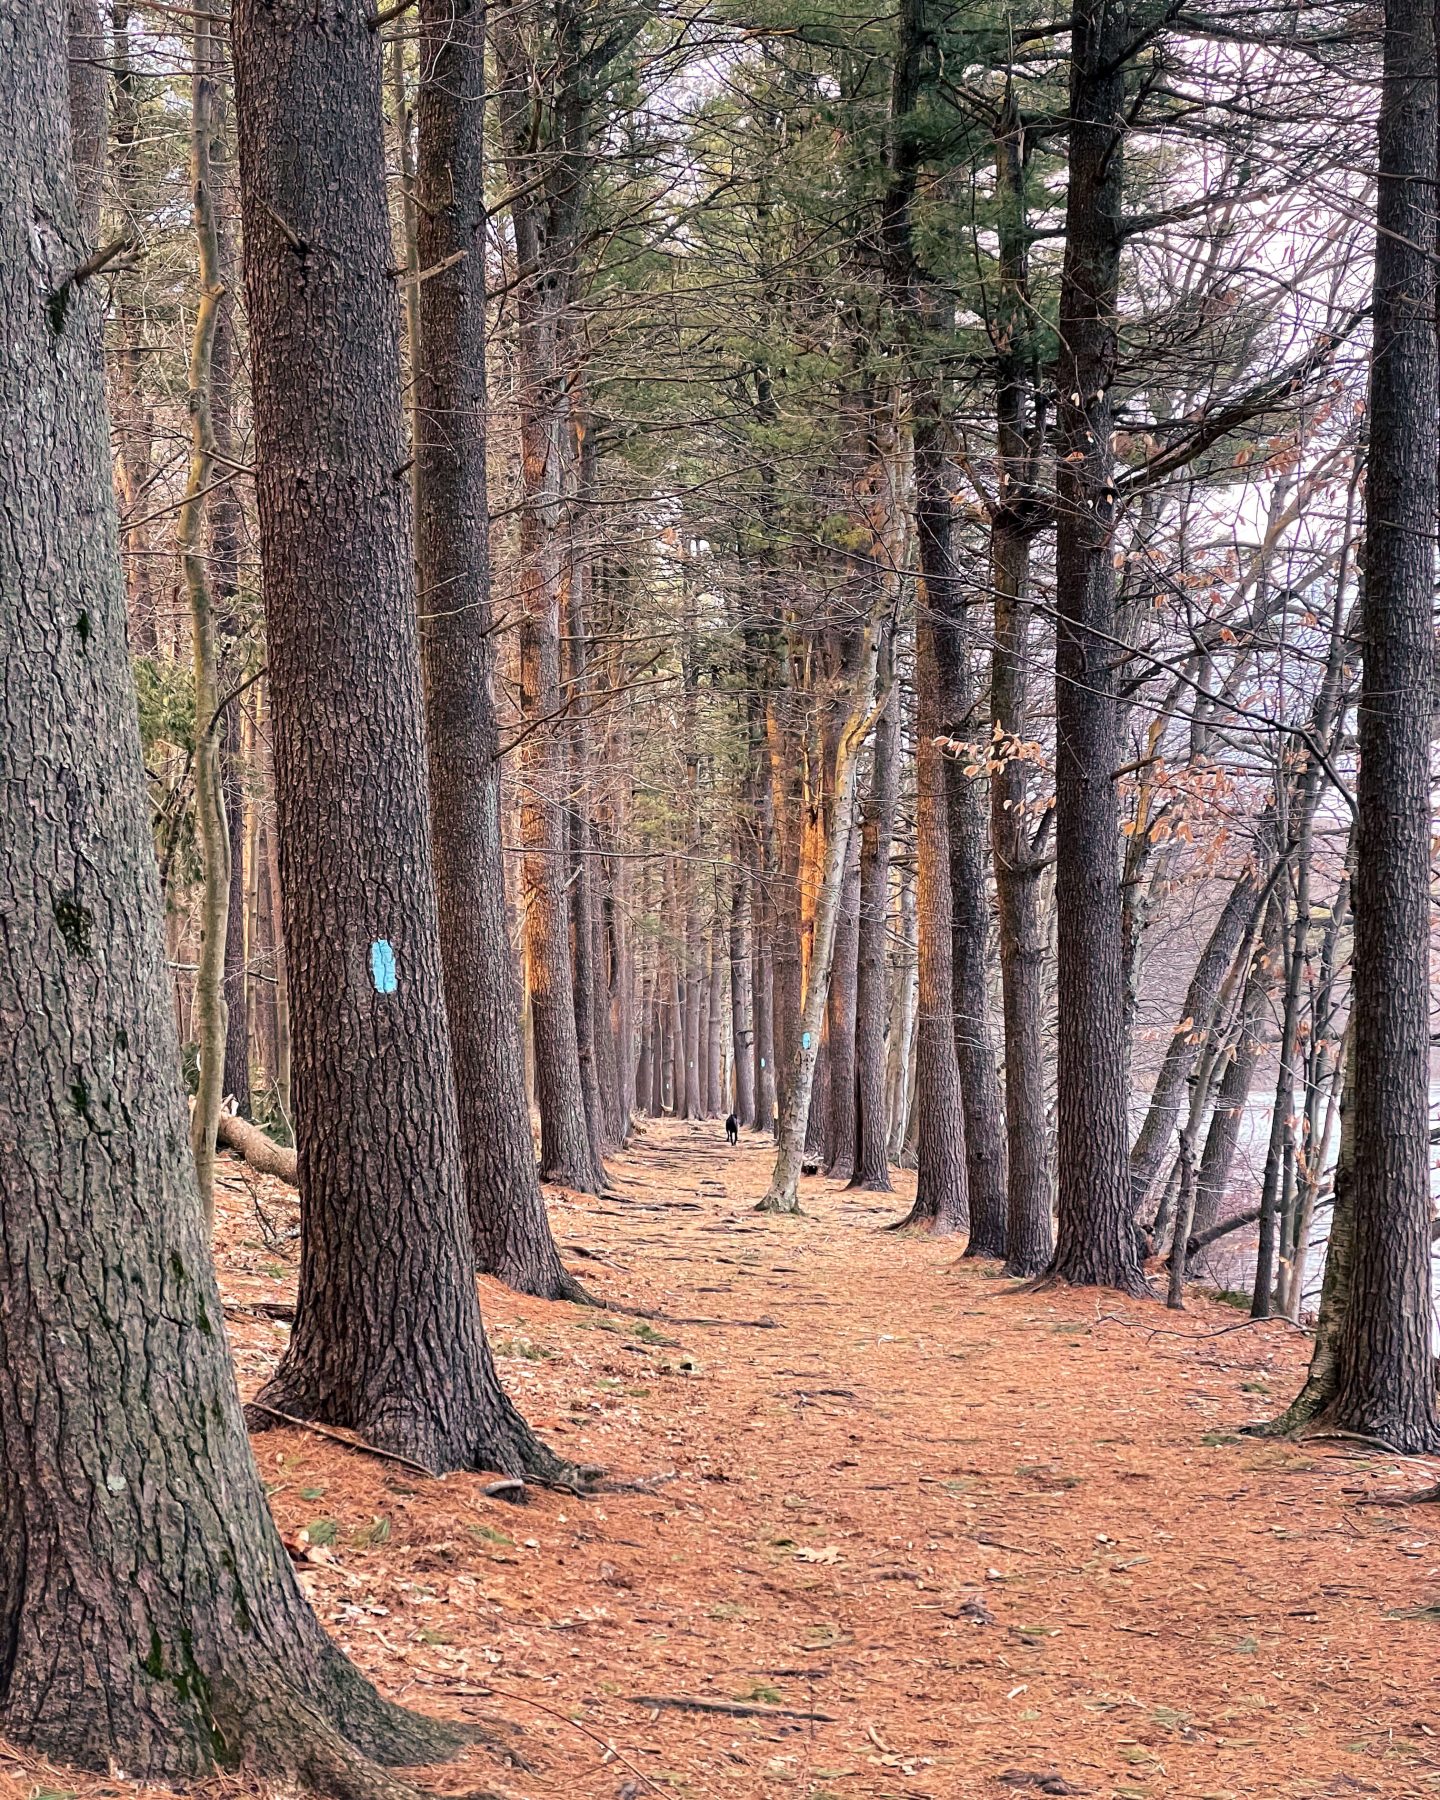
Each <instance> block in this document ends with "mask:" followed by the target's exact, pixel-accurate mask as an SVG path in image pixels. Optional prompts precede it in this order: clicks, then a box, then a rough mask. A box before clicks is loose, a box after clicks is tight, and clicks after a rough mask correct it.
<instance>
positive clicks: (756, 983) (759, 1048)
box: [750, 820, 776, 1134]
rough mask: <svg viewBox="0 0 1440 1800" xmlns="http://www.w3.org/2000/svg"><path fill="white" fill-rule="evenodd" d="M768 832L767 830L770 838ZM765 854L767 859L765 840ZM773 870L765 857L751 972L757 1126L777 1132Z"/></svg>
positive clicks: (756, 894)
mask: <svg viewBox="0 0 1440 1800" xmlns="http://www.w3.org/2000/svg"><path fill="white" fill-rule="evenodd" d="M762 822H763V820H762ZM768 835H769V834H768V833H766V837H767V838H768ZM761 856H762V858H765V851H764V847H763V840H762V850H761ZM769 873H770V870H769V863H768V858H765V860H763V861H761V862H760V863H759V875H760V879H759V881H758V883H757V885H756V887H755V889H754V891H753V894H752V897H751V918H752V924H751V941H752V942H753V943H754V944H755V946H756V954H755V957H754V960H753V962H752V964H751V971H750V973H751V1000H752V1005H753V1008H754V1013H755V1129H756V1130H757V1131H763V1132H766V1133H767V1134H773V1132H774V1131H775V1128H776V1110H775V962H774V956H773V954H772V942H773V940H772V937H771V930H770V927H771V925H772V922H773V919H774V913H773V910H772V907H771V903H770V891H769V881H768V876H769Z"/></svg>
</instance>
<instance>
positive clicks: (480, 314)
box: [411, 0, 579, 1299]
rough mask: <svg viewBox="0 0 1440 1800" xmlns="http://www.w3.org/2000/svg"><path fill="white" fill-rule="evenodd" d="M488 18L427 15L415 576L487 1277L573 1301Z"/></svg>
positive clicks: (448, 962)
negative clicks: (525, 828)
mask: <svg viewBox="0 0 1440 1800" xmlns="http://www.w3.org/2000/svg"><path fill="white" fill-rule="evenodd" d="M484 97H485V8H484V5H483V3H474V0H423V4H422V6H421V10H420V80H419V90H418V93H417V96H416V115H417V127H418V148H417V174H416V183H417V193H416V198H417V201H418V205H417V207H416V212H417V214H418V231H419V242H418V255H419V260H420V263H421V265H422V266H423V267H424V268H425V269H426V270H428V271H430V274H429V275H428V278H427V279H426V280H425V281H424V282H422V283H420V286H419V297H418V307H417V311H416V316H415V331H414V338H413V341H412V347H411V359H412V363H413V365H414V379H415V393H416V406H415V419H416V436H415V446H414V449H415V493H416V499H417V502H418V507H419V511H418V514H417V518H416V563H417V567H418V572H419V583H420V649H421V658H422V665H423V669H424V678H425V712H426V724H427V727H428V731H427V739H428V745H429V771H430V828H431V837H432V841H433V843H434V853H435V885H436V897H437V901H438V905H439V916H440V948H441V953H442V956H443V959H444V969H445V1012H446V1017H447V1020H448V1022H449V1027H450V1045H451V1055H452V1057H453V1058H454V1066H455V1083H456V1095H457V1100H458V1103H459V1113H460V1150H461V1159H462V1162H463V1165H464V1170H465V1192H466V1197H467V1201H468V1211H469V1218H470V1230H471V1234H472V1236H473V1239H474V1246H475V1257H476V1262H477V1264H478V1266H479V1267H480V1268H481V1269H482V1270H483V1271H484V1272H485V1273H486V1274H488V1275H494V1276H496V1277H498V1278H499V1280H501V1281H503V1282H505V1283H506V1284H507V1285H508V1286H510V1287H513V1288H515V1289H517V1290H518V1291H519V1292H521V1293H525V1294H537V1295H539V1296H541V1297H542V1298H544V1299H557V1298H565V1299H574V1298H576V1297H577V1296H578V1294H579V1289H578V1286H577V1284H576V1283H575V1281H574V1280H573V1279H572V1278H571V1277H570V1276H569V1275H567V1273H566V1272H565V1270H564V1269H563V1268H562V1267H561V1263H560V1252H559V1250H558V1249H557V1248H556V1245H555V1240H554V1237H553V1236H552V1234H551V1230H550V1223H549V1220H548V1219H547V1217H546V1215H545V1204H544V1200H543V1199H542V1197H541V1193H540V1183H539V1180H538V1178H537V1174H536V1166H535V1146H534V1142H533V1140H532V1138H531V1135H530V1115H529V1111H528V1109H527V1107H526V1104H525V1076H524V1063H523V1061H522V1058H521V1052H520V1011H519V991H518V981H517V977H516V970H515V963H514V958H513V956H512V954H511V949H510V934H509V921H508V913H507V909H506V904H505V873H504V851H503V848H502V843H501V835H500V762H499V736H498V731H497V727H496V720H495V703H494V698H493V693H492V683H493V679H494V676H493V669H492V657H491V650H490V642H491V622H492V621H491V610H490V564H489V511H488V504H487V500H486V494H485V338H486V331H485V258H484V234H485V204H484V188H483V182H482V171H483V151H484Z"/></svg>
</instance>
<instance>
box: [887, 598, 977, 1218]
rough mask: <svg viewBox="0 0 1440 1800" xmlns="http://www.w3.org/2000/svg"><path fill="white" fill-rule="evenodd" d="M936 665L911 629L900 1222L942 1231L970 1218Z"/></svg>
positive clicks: (930, 632) (921, 635) (930, 639)
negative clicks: (905, 1118)
mask: <svg viewBox="0 0 1440 1800" xmlns="http://www.w3.org/2000/svg"><path fill="white" fill-rule="evenodd" d="M938 690H939V671H938V669H937V667H936V655H935V638H934V628H933V625H932V623H931V621H930V620H929V619H928V618H924V617H922V618H921V619H920V622H919V624H918V625H917V627H916V632H915V699H916V715H915V864H916V874H915V887H916V911H917V914H918V923H919V965H920V979H919V993H918V1010H919V1017H918V1021H917V1026H916V1037H915V1108H914V1111H915V1131H916V1143H915V1151H916V1169H917V1175H916V1182H915V1204H914V1206H913V1207H912V1208H911V1209H910V1213H909V1215H908V1216H907V1217H906V1218H905V1219H904V1220H902V1221H901V1223H902V1224H903V1225H906V1226H909V1225H916V1226H920V1227H922V1228H923V1229H925V1230H927V1231H933V1232H935V1233H937V1234H945V1233H949V1232H952V1231H963V1230H965V1229H966V1227H967V1226H968V1225H969V1222H970V1204H969V1190H968V1185H967V1163H966V1156H965V1113H964V1104H963V1100H962V1097H961V1093H960V1065H959V1062H958V1060H957V1058H956V1053H955V999H954V988H953V985H952V976H951V956H952V946H953V944H954V933H953V931H952V929H951V914H950V845H949V824H948V808H947V806H946V798H945V770H944V767H943V764H942V761H941V751H940V748H939V746H938V745H937V744H936V742H935V738H936V736H937V731H938V725H937V720H938V714H939V705H940V697H939V691H938Z"/></svg>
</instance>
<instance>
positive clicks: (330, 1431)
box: [245, 1400, 436, 1481]
mask: <svg viewBox="0 0 1440 1800" xmlns="http://www.w3.org/2000/svg"><path fill="white" fill-rule="evenodd" d="M254 1413H264V1415H265V1417H266V1418H267V1419H275V1420H277V1421H278V1422H279V1423H280V1424H282V1425H293V1426H294V1427H295V1429H296V1430H297V1431H313V1432H314V1433H315V1435H316V1436H317V1437H323V1438H329V1439H330V1441H331V1442H332V1443H335V1444H343V1445H344V1446H345V1448H346V1449H347V1450H363V1451H364V1453H365V1454H366V1455H367V1456H379V1457H383V1458H384V1460H385V1461H386V1462H396V1463H400V1464H401V1465H402V1467H404V1468H407V1469H413V1470H414V1471H415V1473H416V1474H417V1475H424V1476H426V1477H427V1478H428V1479H429V1480H431V1481H434V1480H435V1479H436V1475H435V1471H434V1469H427V1468H426V1467H425V1465H424V1463H420V1462H416V1461H415V1460H414V1459H413V1458H412V1457H409V1456H402V1455H401V1454H400V1452H399V1451H398V1450H382V1449H381V1448H380V1446H379V1445H378V1444H367V1443H366V1442H365V1440H364V1438H357V1437H351V1436H349V1434H348V1433H346V1432H343V1431H336V1430H335V1428H334V1427H333V1426H331V1425H317V1424H316V1423H315V1421H314V1420H313V1419H297V1418H296V1417H295V1415H294V1414H293V1413H287V1412H281V1411H280V1409H279V1408H278V1407H275V1406H266V1404H265V1403H264V1401H263V1400H249V1401H247V1402H246V1403H245V1417H246V1419H247V1421H248V1422H249V1423H250V1424H251V1425H252V1426H254V1427H255V1428H256V1429H258V1430H261V1431H263V1430H264V1429H265V1426H264V1424H263V1422H262V1421H260V1420H257V1419H254V1418H252V1417H251V1415H252V1414H254Z"/></svg>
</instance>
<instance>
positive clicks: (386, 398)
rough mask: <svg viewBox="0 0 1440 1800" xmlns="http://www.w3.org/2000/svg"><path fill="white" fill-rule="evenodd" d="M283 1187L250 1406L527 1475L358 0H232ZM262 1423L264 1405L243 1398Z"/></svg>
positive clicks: (371, 46)
mask: <svg viewBox="0 0 1440 1800" xmlns="http://www.w3.org/2000/svg"><path fill="white" fill-rule="evenodd" d="M233 27H234V62H235V93H236V114H237V120H238V124H239V144H240V172H241V197H242V202H243V207H242V210H243V222H244V241H245V275H246V287H247V292H248V297H249V317H250V328H251V360H252V368H253V380H254V406H255V441H256V452H257V454H256V464H257V468H258V475H257V480H256V491H257V496H258V500H259V519H260V547H261V555H262V561H263V566H264V576H265V610H266V627H267V640H268V650H269V659H268V660H269V671H270V674H269V680H270V695H271V704H272V709H273V722H274V743H275V797H276V813H277V821H278V830H279V836H280V849H281V870H280V873H281V899H282V902H283V907H284V925H285V948H286V966H287V971H288V975H289V981H290V993H291V998H292V1010H293V1021H294V1025H293V1031H294V1054H295V1136H296V1149H297V1152H298V1157H299V1177H300V1198H301V1254H300V1286H299V1298H298V1303H297V1307H296V1317H295V1329H294V1333H293V1335H292V1337H291V1340H290V1344H289V1347H288V1349H287V1351H286V1353H285V1356H284V1358H283V1360H282V1362H281V1364H280V1367H279V1369H278V1371H277V1372H276V1374H275V1376H274V1378H273V1379H272V1380H271V1382H270V1383H269V1384H268V1385H267V1386H266V1388H265V1390H264V1392H263V1393H262V1395H261V1402H262V1404H263V1406H264V1407H268V1408H271V1409H274V1410H278V1411H279V1412H282V1413H288V1414H292V1415H298V1416H299V1417H302V1418H306V1419H315V1420H318V1421H320V1422H322V1423H328V1424H332V1425H343V1426H348V1427H350V1428H351V1429H353V1430H356V1431H358V1432H360V1433H362V1434H363V1435H364V1436H365V1437H366V1438H368V1439H369V1440H370V1441H371V1442H372V1443H375V1444H377V1445H378V1446H380V1447H381V1448H384V1449H391V1450H395V1451H398V1452H400V1453H401V1454H402V1455H405V1456H407V1457H410V1458H411V1459H413V1460H414V1461H417V1462H420V1463H423V1464H424V1465H425V1466H426V1467H427V1468H432V1469H446V1468H463V1467H473V1466H482V1467H487V1468H501V1469H505V1470H511V1471H515V1472H519V1471H521V1470H530V1471H533V1472H536V1473H540V1474H544V1473H546V1472H549V1471H551V1470H553V1468H554V1467H555V1464H554V1460H553V1459H552V1458H550V1457H549V1454H548V1452H546V1451H545V1450H544V1449H543V1447H542V1446H540V1445H539V1444H538V1443H537V1442H536V1441H535V1439H534V1438H533V1437H532V1435H531V1434H530V1432H529V1429H528V1428H527V1427H526V1425H525V1423H524V1421H523V1420H522V1419H521V1418H520V1416H519V1414H518V1413H517V1412H516V1411H515V1410H514V1408H513V1407H512V1406H511V1405H510V1404H509V1402H508V1401H507V1400H506V1399H505V1397H504V1395H503V1394H502V1393H501V1390H500V1386H499V1383H498V1382H497V1380H496V1378H495V1371H494V1368H493V1366H492V1364H491V1361H490V1355H489V1351H488V1348H487V1346H486V1343H485V1336H484V1331H483V1329H482V1327H481V1323H480V1312H479V1306H478V1303H477V1299H476V1292H475V1281H474V1273H473V1270H474V1249H473V1243H472V1239H471V1236H470V1228H469V1221H468V1219H467V1216H466V1203H465V1183H464V1175H463V1171H462V1167H461V1159H460V1134H459V1120H458V1117H457V1112H456V1103H455V1088H454V1075H453V1069H452V1065H451V1060H450V1045H449V1034H448V1030H447V1026H446V1020H445V996H444V983H443V975H442V968H441V955H440V930H439V919H438V914H437V908H436V900H435V881H434V872H433V865H432V861H431V850H430V831H429V809H428V800H427V785H426V764H425V733H424V697H423V693H422V688H421V680H420V657H419V643H418V630H417V621H416V605H415V580H414V566H413V562H412V557H411V543H412V515H411V504H410V491H409V486H408V483H407V482H406V480H405V473H404V470H405V461H406V458H405V453H404V432H403V423H402V412H401V400H400V364H399V351H398V340H399V316H398V308H397V300H396V293H395V283H394V278H393V274H392V270H391V248H390V242H389V222H388V220H387V218H386V212H385V188H384V154H383V142H382V122H381V107H380V95H381V71H380V45H379V43H378V42H377V36H376V33H375V31H374V30H373V29H372V18H371V13H370V8H369V6H368V4H367V3H366V0H332V3H331V4H329V5H328V6H327V7H326V9H325V12H324V16H323V19H322V17H321V16H320V15H319V14H317V13H316V11H315V9H314V7H313V6H311V5H310V4H309V0H236V5H235V8H234V13H233ZM257 1416H258V1417H259V1418H261V1419H263V1418H265V1417H267V1416H269V1415H267V1414H265V1413H263V1412H262V1413H260V1414H258V1415H257Z"/></svg>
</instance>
